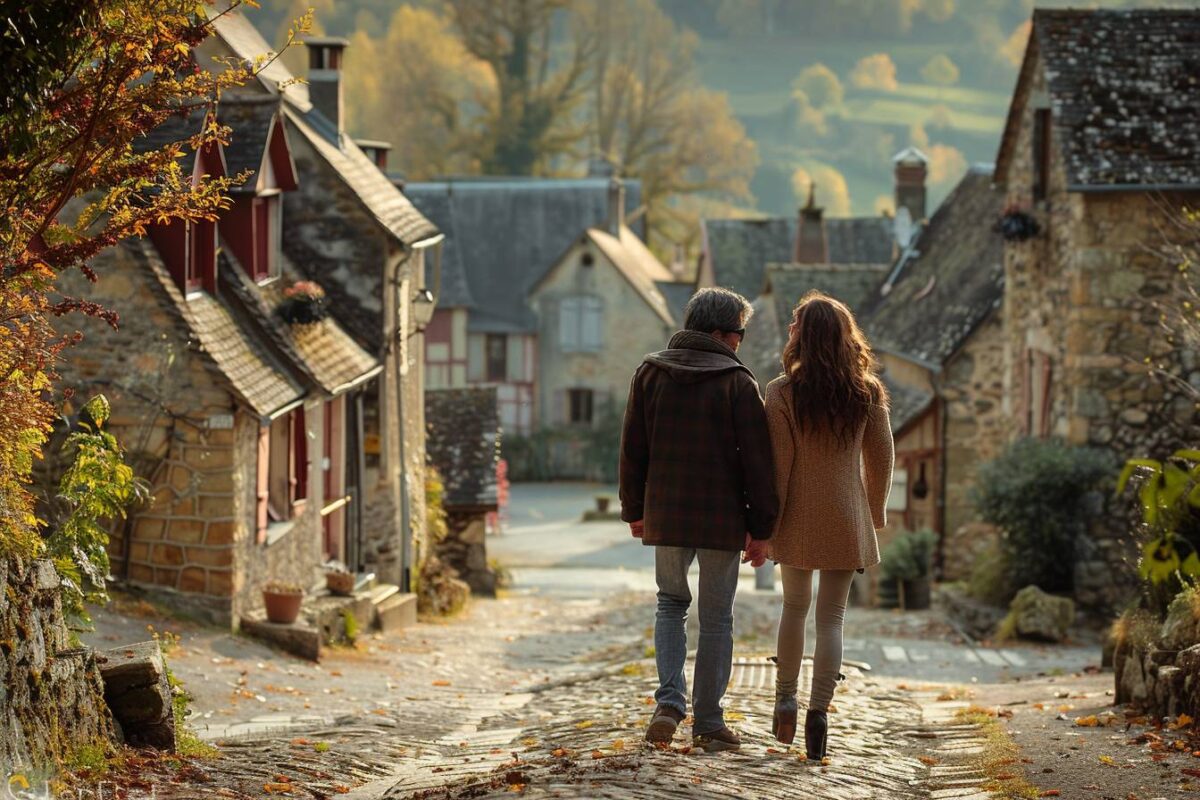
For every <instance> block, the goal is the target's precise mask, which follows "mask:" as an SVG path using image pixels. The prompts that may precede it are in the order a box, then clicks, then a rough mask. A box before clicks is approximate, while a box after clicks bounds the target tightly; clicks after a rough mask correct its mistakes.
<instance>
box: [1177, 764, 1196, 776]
mask: <svg viewBox="0 0 1200 800" xmlns="http://www.w3.org/2000/svg"><path fill="white" fill-rule="evenodd" d="M1179 771H1180V772H1182V773H1183V774H1184V775H1187V776H1188V777H1190V778H1200V769H1192V768H1191V767H1184V768H1183V769H1181V770H1179Z"/></svg>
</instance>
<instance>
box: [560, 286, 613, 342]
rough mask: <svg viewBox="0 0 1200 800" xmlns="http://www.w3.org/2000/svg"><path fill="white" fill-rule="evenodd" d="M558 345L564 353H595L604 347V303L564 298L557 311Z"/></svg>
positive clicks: (593, 299)
mask: <svg viewBox="0 0 1200 800" xmlns="http://www.w3.org/2000/svg"><path fill="white" fill-rule="evenodd" d="M558 343H559V346H560V347H561V349H562V352H564V353H595V352H599V351H600V350H601V349H602V348H603V345H604V302H603V301H602V300H601V299H600V298H599V297H590V296H579V297H564V298H563V299H562V301H561V303H560V304H559V309H558Z"/></svg>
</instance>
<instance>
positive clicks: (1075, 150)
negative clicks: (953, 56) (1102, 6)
mask: <svg viewBox="0 0 1200 800" xmlns="http://www.w3.org/2000/svg"><path fill="white" fill-rule="evenodd" d="M1039 54H1040V55H1041V58H1042V61H1043V63H1044V64H1045V72H1046V80H1047V84H1048V88H1049V93H1050V99H1051V103H1052V119H1053V121H1054V130H1055V133H1056V138H1057V140H1058V141H1059V142H1060V143H1061V146H1062V157H1063V159H1064V162H1065V166H1066V171H1067V183H1068V186H1069V188H1071V189H1072V190H1076V191H1088V190H1093V189H1100V188H1104V187H1128V188H1162V189H1167V188H1178V187H1188V188H1194V189H1200V114H1198V113H1197V109H1200V10H1196V9H1190V10H1183V9H1178V10H1177V9H1171V10H1168V9H1154V10H1130V11H1119V10H1051V9H1036V10H1035V11H1034V12H1033V30H1032V34H1031V37H1030V43H1029V47H1028V48H1027V49H1026V52H1025V63H1024V65H1023V66H1022V68H1021V77H1020V79H1019V84H1018V94H1019V90H1020V88H1021V85H1023V84H1026V83H1028V82H1029V81H1030V80H1032V75H1031V71H1032V64H1033V62H1034V61H1035V58H1036V56H1037V55H1039ZM1019 113H1020V109H1018V108H1017V106H1016V103H1015V102H1014V104H1013V105H1012V106H1011V107H1010V109H1009V117H1008V123H1007V126H1006V129H1005V135H1004V139H1003V140H1002V142H1001V148H1000V154H999V156H998V157H997V166H998V174H999V175H1001V176H1003V175H1004V174H1005V173H1006V170H1007V166H1008V163H1009V161H1010V159H1011V149H1012V147H1013V146H1014V143H1015V139H1016V129H1017V126H1018V124H1019V122H1020V120H1019V117H1018V115H1019Z"/></svg>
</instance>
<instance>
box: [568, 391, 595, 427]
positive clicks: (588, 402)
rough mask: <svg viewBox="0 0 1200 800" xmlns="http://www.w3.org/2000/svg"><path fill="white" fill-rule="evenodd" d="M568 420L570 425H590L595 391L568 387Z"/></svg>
mask: <svg viewBox="0 0 1200 800" xmlns="http://www.w3.org/2000/svg"><path fill="white" fill-rule="evenodd" d="M567 405H568V409H567V413H568V414H569V415H570V416H569V417H568V420H569V421H570V422H571V424H572V425H591V424H592V412H593V409H594V406H595V392H593V391H592V390H591V389H570V390H569V391H568V392H567Z"/></svg>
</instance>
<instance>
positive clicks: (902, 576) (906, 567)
mask: <svg viewBox="0 0 1200 800" xmlns="http://www.w3.org/2000/svg"><path fill="white" fill-rule="evenodd" d="M936 546H937V535H936V534H934V532H933V531H931V530H928V529H926V530H920V531H916V532H915V533H913V532H908V531H906V532H904V533H902V534H900V535H899V536H897V537H896V538H895V539H893V540H892V542H891V544H889V545H888V546H887V547H885V548H884V550H883V557H882V559H881V564H880V571H881V573H882V575H883V578H884V580H894V581H912V580H916V579H917V578H923V577H925V576H926V575H928V574H929V571H930V569H931V568H932V566H933V548H934V547H936Z"/></svg>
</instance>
